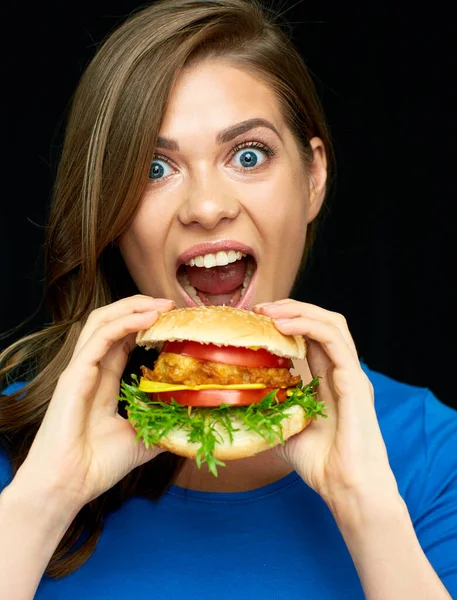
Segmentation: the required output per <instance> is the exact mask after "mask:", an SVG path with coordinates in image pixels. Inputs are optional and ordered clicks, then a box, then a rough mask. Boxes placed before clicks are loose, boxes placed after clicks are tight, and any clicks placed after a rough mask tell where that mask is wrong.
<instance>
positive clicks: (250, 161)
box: [233, 142, 275, 169]
mask: <svg viewBox="0 0 457 600" xmlns="http://www.w3.org/2000/svg"><path fill="white" fill-rule="evenodd" d="M262 154H263V156H264V158H263V160H262V159H261V155H262ZM274 154H275V151H274V150H272V149H271V148H268V146H265V144H262V143H261V142H248V143H244V144H240V145H238V146H237V147H236V148H235V149H234V151H233V157H234V158H235V157H236V156H237V155H239V161H240V164H241V166H242V167H243V168H244V169H252V168H253V167H258V166H260V165H262V164H263V163H264V162H265V161H266V160H268V158H270V157H271V156H273V155H274ZM259 157H260V158H259ZM259 160H261V162H260V163H259Z"/></svg>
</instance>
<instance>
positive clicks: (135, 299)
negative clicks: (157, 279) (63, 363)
mask: <svg viewBox="0 0 457 600" xmlns="http://www.w3.org/2000/svg"><path fill="white" fill-rule="evenodd" d="M174 306H175V303H174V301H173V300H168V299H167V298H151V297H150V296H143V295H141V294H137V295H136V296H130V297H129V298H123V299H122V300H118V301H117V302H113V303H112V304H108V305H107V306H102V307H100V308H96V309H95V310H93V311H92V312H91V313H90V315H89V317H88V319H87V321H86V324H85V326H84V327H83V330H82V331H81V334H80V336H79V339H78V341H77V343H76V346H75V349H74V351H73V356H76V354H77V353H78V352H79V351H80V350H81V348H82V347H83V346H84V344H85V343H86V342H87V340H88V339H89V338H90V337H91V336H92V334H93V333H94V331H95V330H96V329H97V328H99V327H100V326H101V325H103V324H105V323H108V322H109V321H114V319H119V318H120V317H124V316H126V315H129V314H131V313H143V312H148V311H151V310H158V311H160V312H165V311H167V310H171V309H172V308H174Z"/></svg>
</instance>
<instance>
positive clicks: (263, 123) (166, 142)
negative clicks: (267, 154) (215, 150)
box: [156, 117, 282, 150]
mask: <svg viewBox="0 0 457 600" xmlns="http://www.w3.org/2000/svg"><path fill="white" fill-rule="evenodd" d="M258 127H266V128H267V129H271V130H272V131H274V132H275V133H276V135H277V136H278V138H279V139H280V140H281V142H282V137H281V135H280V133H279V131H278V130H277V129H276V127H275V126H274V125H273V123H270V121H267V120H266V119H261V118H259V117H257V118H255V119H248V120H247V121H241V123H236V124H235V125H231V126H230V127H227V128H226V129H223V130H222V131H220V132H219V133H218V134H217V136H216V142H217V144H218V145H219V146H222V144H226V143H227V142H230V141H231V140H233V139H234V138H236V137H238V136H239V135H241V134H242V133H246V132H247V131H250V130H251V129H256V128H258ZM156 147H157V148H163V149H164V150H179V144H178V142H177V141H176V140H170V139H168V138H164V137H161V136H159V137H158V138H157V144H156Z"/></svg>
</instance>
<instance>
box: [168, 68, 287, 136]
mask: <svg viewBox="0 0 457 600" xmlns="http://www.w3.org/2000/svg"><path fill="white" fill-rule="evenodd" d="M250 118H264V119H267V120H268V121H270V122H271V123H272V124H273V125H274V126H275V127H276V128H277V129H278V130H279V131H281V130H282V129H283V128H284V123H283V119H282V115H281V111H280V108H279V103H278V100H277V98H276V95H275V93H274V91H273V90H272V89H271V88H270V87H269V85H268V84H267V83H266V82H265V81H264V80H262V79H261V78H260V76H255V75H253V74H252V73H250V72H248V71H247V70H243V69H242V68H240V67H235V66H232V65H228V64H227V63H224V62H222V61H214V60H213V61H204V62H202V63H199V64H197V65H195V66H192V67H189V68H187V69H185V70H183V71H182V72H181V73H180V75H179V77H178V79H177V81H176V83H175V85H174V87H173V88H172V91H171V93H170V96H169V100H168V103H167V109H166V112H165V116H164V119H163V121H162V125H161V128H160V133H161V135H164V136H166V137H177V136H178V135H180V136H181V135H186V132H189V133H191V132H193V131H195V129H196V128H198V129H199V131H202V130H203V131H208V132H211V135H212V134H213V133H214V132H215V131H219V130H221V129H223V128H225V127H229V126H230V125H233V123H238V122H240V121H244V120H246V119H250Z"/></svg>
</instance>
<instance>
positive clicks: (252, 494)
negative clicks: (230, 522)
mask: <svg viewBox="0 0 457 600" xmlns="http://www.w3.org/2000/svg"><path fill="white" fill-rule="evenodd" d="M299 480H300V476H299V475H298V473H297V472H296V471H292V472H291V473H289V474H288V475H286V476H285V477H281V479H278V480H277V481H274V482H273V483H269V484H267V485H264V486H262V487H259V488H255V489H253V490H248V491H246V492H201V491H197V490H189V489H187V488H183V487H180V486H177V485H170V487H169V488H168V490H167V492H166V494H168V495H170V496H177V497H179V498H183V499H186V500H195V501H199V502H225V503H227V502H230V503H232V502H233V503H235V502H249V501H252V500H258V499H260V498H264V497H265V496H270V495H272V494H275V493H277V492H279V491H281V490H284V489H285V488H287V487H290V486H291V485H293V484H294V483H296V482H297V481H299Z"/></svg>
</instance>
